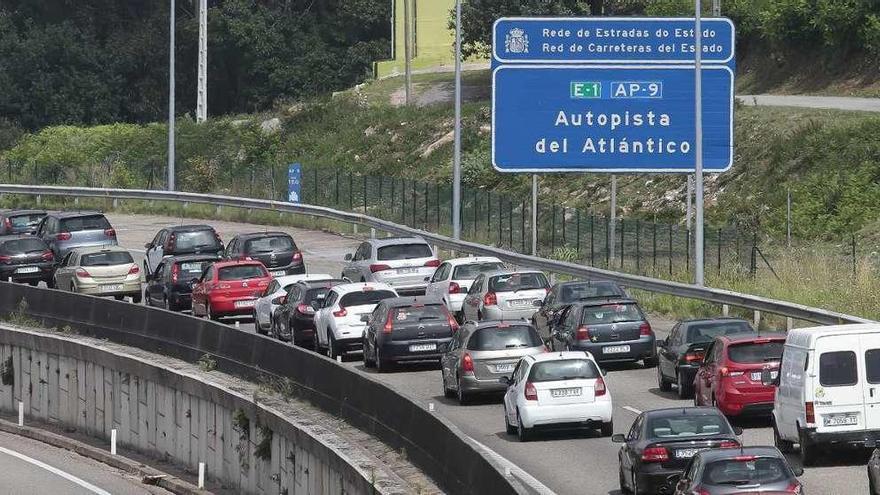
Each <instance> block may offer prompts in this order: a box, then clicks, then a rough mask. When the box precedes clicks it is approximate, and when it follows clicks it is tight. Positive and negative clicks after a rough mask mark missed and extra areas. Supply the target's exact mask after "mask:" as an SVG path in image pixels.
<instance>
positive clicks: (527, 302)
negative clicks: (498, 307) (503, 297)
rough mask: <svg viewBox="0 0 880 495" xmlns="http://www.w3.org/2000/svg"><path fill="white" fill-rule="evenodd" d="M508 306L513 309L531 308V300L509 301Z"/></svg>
mask: <svg viewBox="0 0 880 495" xmlns="http://www.w3.org/2000/svg"><path fill="white" fill-rule="evenodd" d="M509 304H510V305H511V306H513V307H516V308H521V307H524V306H531V305H532V300H531V299H514V300H513V301H510V303H509Z"/></svg>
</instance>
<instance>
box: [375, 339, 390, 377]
mask: <svg viewBox="0 0 880 495" xmlns="http://www.w3.org/2000/svg"><path fill="white" fill-rule="evenodd" d="M374 353H375V356H376V371H378V372H379V373H387V372H388V371H389V370H390V369H391V361H388V360H387V359H382V351H381V350H380V349H379V346H378V345H377V346H376V348H375V350H374Z"/></svg>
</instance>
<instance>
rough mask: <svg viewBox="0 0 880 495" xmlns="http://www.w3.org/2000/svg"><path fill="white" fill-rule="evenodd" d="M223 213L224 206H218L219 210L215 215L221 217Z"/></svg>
mask: <svg viewBox="0 0 880 495" xmlns="http://www.w3.org/2000/svg"><path fill="white" fill-rule="evenodd" d="M222 211H223V205H217V210H216V212H215V213H214V214H215V215H217V216H218V217H219V216H220V212H222Z"/></svg>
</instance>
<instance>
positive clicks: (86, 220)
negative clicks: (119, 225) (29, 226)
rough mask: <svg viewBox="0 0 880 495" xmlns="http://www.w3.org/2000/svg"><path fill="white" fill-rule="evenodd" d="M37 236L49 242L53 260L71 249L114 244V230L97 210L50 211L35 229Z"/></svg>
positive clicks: (115, 243)
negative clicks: (53, 256) (53, 255)
mask: <svg viewBox="0 0 880 495" xmlns="http://www.w3.org/2000/svg"><path fill="white" fill-rule="evenodd" d="M37 237H39V238H40V239H43V241H45V242H46V244H48V245H49V249H51V250H52V252H53V253H54V254H55V259H56V260H61V259H62V258H64V256H66V255H67V253H69V252H70V250H71V249H74V248H82V247H104V246H116V245H117V244H118V243H117V241H116V230H115V229H114V228H113V227H112V226H111V225H110V222H109V221H107V218H106V217H104V214H103V213H99V212H60V213H49V214H48V215H46V218H44V219H43V220H42V222H40V226H39V227H38V228H37Z"/></svg>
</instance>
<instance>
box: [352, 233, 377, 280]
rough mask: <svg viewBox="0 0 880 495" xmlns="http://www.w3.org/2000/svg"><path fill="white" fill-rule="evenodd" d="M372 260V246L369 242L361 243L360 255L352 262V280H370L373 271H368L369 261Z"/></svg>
mask: <svg viewBox="0 0 880 495" xmlns="http://www.w3.org/2000/svg"><path fill="white" fill-rule="evenodd" d="M372 261H373V246H372V245H371V244H370V243H369V242H365V243H363V244H361V247H360V256H358V259H357V260H356V261H355V262H354V263H353V264H352V268H353V273H354V278H352V279H351V280H352V281H353V282H359V281H361V280H372V279H373V272H371V271H370V263H372Z"/></svg>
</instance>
